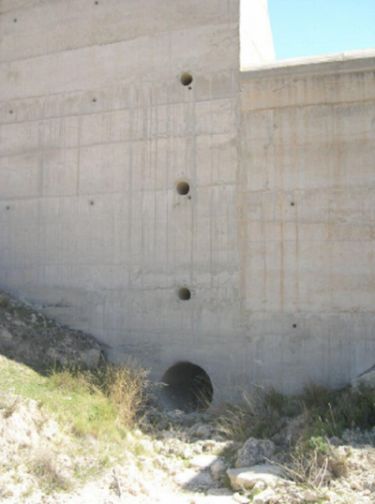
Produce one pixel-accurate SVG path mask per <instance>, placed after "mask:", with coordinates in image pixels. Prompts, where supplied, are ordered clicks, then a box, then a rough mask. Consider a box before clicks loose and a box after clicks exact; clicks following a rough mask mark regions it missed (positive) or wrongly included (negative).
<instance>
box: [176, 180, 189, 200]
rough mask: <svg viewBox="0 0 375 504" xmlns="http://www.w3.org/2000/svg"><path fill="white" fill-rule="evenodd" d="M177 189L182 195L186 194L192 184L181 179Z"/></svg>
mask: <svg viewBox="0 0 375 504" xmlns="http://www.w3.org/2000/svg"><path fill="white" fill-rule="evenodd" d="M176 191H177V192H178V194H181V196H185V195H186V194H188V193H189V191H190V185H189V184H188V183H187V182H186V181H185V180H181V181H180V182H177V184H176Z"/></svg>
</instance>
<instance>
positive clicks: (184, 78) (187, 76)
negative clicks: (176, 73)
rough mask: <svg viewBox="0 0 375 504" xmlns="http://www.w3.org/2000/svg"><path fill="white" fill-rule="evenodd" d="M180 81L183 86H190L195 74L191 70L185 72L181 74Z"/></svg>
mask: <svg viewBox="0 0 375 504" xmlns="http://www.w3.org/2000/svg"><path fill="white" fill-rule="evenodd" d="M180 81H181V84H182V85H183V86H190V84H191V83H192V82H193V76H192V75H191V73H189V72H184V73H182V74H181V77H180Z"/></svg>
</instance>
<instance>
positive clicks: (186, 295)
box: [177, 287, 191, 301]
mask: <svg viewBox="0 0 375 504" xmlns="http://www.w3.org/2000/svg"><path fill="white" fill-rule="evenodd" d="M177 294H178V298H179V299H181V301H188V300H189V299H190V298H191V292H190V289H188V288H187V287H181V288H180V289H178V292H177Z"/></svg>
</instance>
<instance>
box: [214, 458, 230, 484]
mask: <svg viewBox="0 0 375 504" xmlns="http://www.w3.org/2000/svg"><path fill="white" fill-rule="evenodd" d="M226 470H227V466H226V464H225V462H224V460H223V459H221V458H219V459H216V460H215V462H214V463H213V464H211V466H210V471H211V474H212V477H213V479H214V480H216V481H218V480H220V479H221V478H222V477H223V476H224V474H225V471H226Z"/></svg>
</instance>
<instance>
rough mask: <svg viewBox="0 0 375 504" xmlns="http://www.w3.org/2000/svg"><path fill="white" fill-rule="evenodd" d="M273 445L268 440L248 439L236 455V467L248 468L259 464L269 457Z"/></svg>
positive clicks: (271, 453) (272, 450)
mask: <svg viewBox="0 0 375 504" xmlns="http://www.w3.org/2000/svg"><path fill="white" fill-rule="evenodd" d="M274 451H275V445H274V443H273V442H272V441H270V440H269V439H256V438H253V437H251V438H249V439H248V440H247V441H246V443H245V444H244V445H243V446H242V448H241V449H240V450H239V451H238V453H237V460H236V463H235V466H236V467H250V466H253V465H255V464H261V463H263V462H265V461H266V459H267V458H269V457H271V456H272V455H273V453H274Z"/></svg>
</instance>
